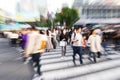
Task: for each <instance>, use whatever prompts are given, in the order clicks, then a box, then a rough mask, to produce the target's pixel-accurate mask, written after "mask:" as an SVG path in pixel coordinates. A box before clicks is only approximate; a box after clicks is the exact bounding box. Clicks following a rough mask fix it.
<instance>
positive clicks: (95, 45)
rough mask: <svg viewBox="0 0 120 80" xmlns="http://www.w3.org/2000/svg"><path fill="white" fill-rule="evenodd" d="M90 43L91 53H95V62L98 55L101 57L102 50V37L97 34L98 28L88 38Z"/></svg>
mask: <svg viewBox="0 0 120 80" xmlns="http://www.w3.org/2000/svg"><path fill="white" fill-rule="evenodd" d="M88 44H89V46H90V50H91V53H92V54H93V59H94V62H95V63H96V62H97V61H96V55H97V56H98V58H99V57H100V56H101V54H100V51H101V50H102V46H101V37H100V36H99V35H97V32H96V30H93V31H92V34H91V35H90V37H89V38H88Z"/></svg>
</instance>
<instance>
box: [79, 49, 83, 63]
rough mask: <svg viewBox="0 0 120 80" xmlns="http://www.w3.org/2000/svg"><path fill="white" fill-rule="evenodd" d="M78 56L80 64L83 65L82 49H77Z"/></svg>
mask: <svg viewBox="0 0 120 80" xmlns="http://www.w3.org/2000/svg"><path fill="white" fill-rule="evenodd" d="M78 51H79V52H78V55H79V60H80V64H83V60H82V54H83V53H82V47H79V50H78Z"/></svg>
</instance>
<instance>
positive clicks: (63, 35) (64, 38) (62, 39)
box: [60, 29, 67, 57]
mask: <svg viewBox="0 0 120 80" xmlns="http://www.w3.org/2000/svg"><path fill="white" fill-rule="evenodd" d="M61 44H63V45H61ZM66 44H67V35H66V30H65V29H64V30H61V34H60V46H61V48H62V57H63V56H65V54H66Z"/></svg>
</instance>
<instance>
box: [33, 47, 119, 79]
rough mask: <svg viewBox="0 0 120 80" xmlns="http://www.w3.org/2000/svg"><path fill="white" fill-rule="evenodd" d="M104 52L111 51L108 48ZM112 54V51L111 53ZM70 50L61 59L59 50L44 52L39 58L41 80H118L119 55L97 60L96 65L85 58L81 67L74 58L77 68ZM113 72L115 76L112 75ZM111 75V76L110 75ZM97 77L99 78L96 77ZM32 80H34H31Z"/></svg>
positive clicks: (68, 48) (58, 48)
mask: <svg viewBox="0 0 120 80" xmlns="http://www.w3.org/2000/svg"><path fill="white" fill-rule="evenodd" d="M106 50H109V52H110V51H113V50H111V49H110V48H107V49H106ZM113 53H114V51H113ZM72 54H73V53H72V48H71V47H70V46H67V53H66V56H65V57H64V58H61V48H60V47H57V49H56V50H54V51H52V52H46V53H44V54H42V57H41V62H40V64H41V65H42V66H41V71H42V73H43V75H42V78H43V80H118V79H120V77H119V75H120V72H119V71H118V70H119V69H120V55H118V53H117V52H116V53H115V54H110V55H107V56H102V57H101V58H97V63H93V62H91V61H90V60H89V59H88V58H87V57H85V58H84V59H83V61H84V65H81V64H80V63H79V60H78V58H79V57H78V56H76V58H77V60H76V63H77V66H74V64H73V62H72ZM112 72H114V73H115V74H116V75H115V74H113V73H112ZM112 74H113V75H112ZM97 76H99V77H97ZM33 80H34V79H33ZM35 80H37V79H35Z"/></svg>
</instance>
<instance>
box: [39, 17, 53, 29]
mask: <svg viewBox="0 0 120 80" xmlns="http://www.w3.org/2000/svg"><path fill="white" fill-rule="evenodd" d="M38 26H40V27H51V21H50V19H47V20H45V19H42V20H41V22H39V23H38Z"/></svg>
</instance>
